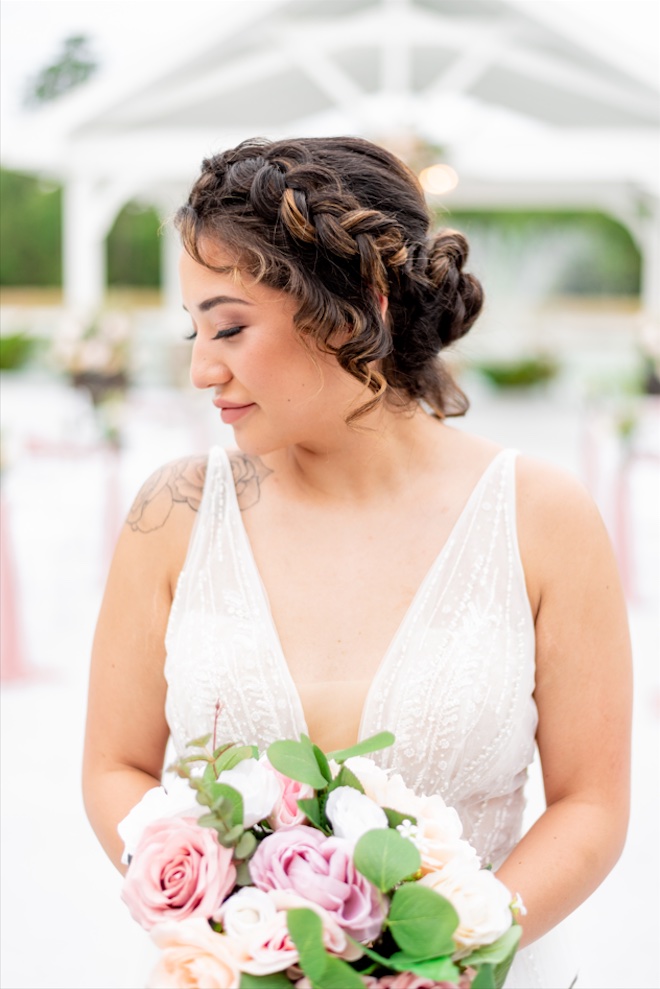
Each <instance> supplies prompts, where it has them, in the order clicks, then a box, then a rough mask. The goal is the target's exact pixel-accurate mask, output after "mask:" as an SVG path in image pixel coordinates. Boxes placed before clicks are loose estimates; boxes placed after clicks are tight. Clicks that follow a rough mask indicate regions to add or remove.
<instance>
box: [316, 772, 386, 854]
mask: <svg viewBox="0 0 660 989" xmlns="http://www.w3.org/2000/svg"><path fill="white" fill-rule="evenodd" d="M325 813H326V816H327V818H328V819H329V821H330V823H331V824H332V830H333V832H334V835H335V837H336V838H345V839H346V841H350V842H351V844H352V845H355V844H356V843H357V841H358V840H359V839H360V838H361V837H362V835H363V834H366V832H367V831H372V830H373V829H374V828H386V827H388V823H387V817H386V816H385V811H384V810H383V808H382V807H379V806H378V804H377V803H374V801H373V800H371V799H370V798H369V797H367V796H366V795H365V794H364V793H360V791H359V790H356V789H355V788H354V787H352V786H338V787H337V788H336V789H335V790H332V791H331V792H330V795H329V796H328V799H327V802H326V805H325Z"/></svg>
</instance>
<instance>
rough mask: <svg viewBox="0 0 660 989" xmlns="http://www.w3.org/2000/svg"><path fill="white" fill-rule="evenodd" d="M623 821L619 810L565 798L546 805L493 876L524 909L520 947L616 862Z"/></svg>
mask: <svg viewBox="0 0 660 989" xmlns="http://www.w3.org/2000/svg"><path fill="white" fill-rule="evenodd" d="M626 824H627V817H626V815H625V814H623V813H621V811H620V810H619V809H617V810H616V811H613V809H612V807H611V806H607V805H604V804H602V803H597V802H590V801H588V800H587V799H585V798H581V799H580V798H577V797H566V798H564V799H563V800H559V801H557V802H556V803H554V804H552V805H551V806H550V807H549V808H548V809H547V810H546V811H545V813H544V814H543V815H542V816H541V817H540V818H539V819H538V821H536V823H535V824H534V825H533V827H532V828H530V830H529V831H528V832H527V834H526V835H525V836H524V837H523V838H522V840H521V841H520V842H519V843H518V845H516V847H515V848H514V850H513V851H512V853H511V855H510V856H509V857H508V858H507V860H506V861H505V862H504V863H503V864H502V866H501V867H500V868H499V869H498V872H497V876H498V878H499V879H501V880H502V882H503V883H504V884H505V885H506V886H507V887H508V889H510V890H511V892H512V893H513V894H514V895H515V894H516V893H519V894H520V896H521V897H522V899H523V903H524V905H525V908H526V910H527V914H526V915H525V916H521V917H520V918H519V919H520V922H521V924H522V928H523V936H522V941H521V944H522V945H527V944H531V942H532V941H535V940H536V939H537V938H539V937H541V936H542V935H543V934H545V933H546V931H548V930H550V929H551V928H552V927H554V926H555V925H556V924H558V923H559V922H560V921H561V920H563V919H564V917H566V916H568V914H569V913H571V912H572V911H573V910H575V908H576V907H578V906H579V905H580V903H582V902H583V901H584V900H586V898H587V897H588V896H589V895H590V894H591V893H592V892H593V891H594V890H595V889H596V887H597V886H599V885H600V883H601V882H602V881H603V879H604V878H605V876H606V875H607V874H608V872H609V871H610V869H611V868H612V867H613V865H614V864H615V862H616V861H617V859H618V857H619V855H620V854H621V850H622V848H623V843H624V840H625V833H626Z"/></svg>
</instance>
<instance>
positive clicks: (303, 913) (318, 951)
mask: <svg viewBox="0 0 660 989" xmlns="http://www.w3.org/2000/svg"><path fill="white" fill-rule="evenodd" d="M269 758H270V756H269ZM286 926H287V928H288V931H289V934H290V935H291V940H292V941H293V943H294V944H295V946H296V949H297V951H298V954H299V955H300V967H301V968H302V970H303V972H304V973H305V975H307V976H308V977H309V979H310V980H311V981H312V982H313V983H314V985H315V986H316V985H318V984H319V980H320V979H321V978H322V977H323V972H324V970H325V966H326V961H327V958H328V955H327V952H326V950H325V947H324V946H323V924H322V922H321V918H320V917H319V915H318V914H317V913H315V912H314V911H313V910H309V909H308V908H307V907H300V908H298V907H296V909H294V910H287V912H286Z"/></svg>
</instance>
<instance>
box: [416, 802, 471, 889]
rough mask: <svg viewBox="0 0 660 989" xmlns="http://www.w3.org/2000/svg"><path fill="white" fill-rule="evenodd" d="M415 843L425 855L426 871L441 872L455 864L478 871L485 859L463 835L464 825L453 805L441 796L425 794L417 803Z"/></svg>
mask: <svg viewBox="0 0 660 989" xmlns="http://www.w3.org/2000/svg"><path fill="white" fill-rule="evenodd" d="M416 816H417V834H416V837H415V844H416V845H417V848H418V849H419V851H420V854H421V856H422V871H423V872H437V871H439V870H442V869H445V868H449V867H451V866H453V865H454V864H456V865H458V866H459V867H460V869H461V870H464V869H465V868H471V869H472V870H473V871H475V872H476V871H477V870H478V869H479V868H480V866H481V862H480V860H479V856H478V855H477V852H476V849H475V848H473V846H472V845H471V844H470V843H469V842H468V841H465V839H463V838H461V834H462V833H463V825H462V824H461V819H460V817H459V816H458V814H457V813H456V811H455V810H454V808H453V807H448V806H447V804H446V803H445V802H444V800H443V799H442V797H441V796H438V795H437V794H436V795H435V796H432V797H421V798H420V799H419V803H418V806H417V814H416Z"/></svg>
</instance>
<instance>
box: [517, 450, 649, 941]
mask: <svg viewBox="0 0 660 989" xmlns="http://www.w3.org/2000/svg"><path fill="white" fill-rule="evenodd" d="M518 491H519V495H518V498H519V513H518V514H519V530H520V545H521V553H522V557H523V563H524V566H525V572H526V574H527V582H528V591H529V595H530V601H531V603H532V608H533V610H534V611H535V613H536V619H535V627H536V689H535V699H536V703H537V706H538V712H539V725H538V732H537V742H538V746H539V753H540V756H541V766H542V770H543V782H544V789H545V796H546V804H547V810H546V811H545V813H544V814H542V816H541V817H540V818H539V820H538V821H537V822H536V823H535V824H534V825H533V827H532V828H531V829H530V830H529V832H528V833H527V834H526V835H525V836H524V837H523V839H522V841H521V842H520V843H519V844H518V845H517V846H516V848H515V849H514V850H513V852H512V853H511V855H510V856H509V858H508V859H507V860H506V862H505V863H504V864H503V865H502V867H501V868H500V870H499V871H498V877H499V878H500V879H501V880H502V881H503V882H504V883H505V884H506V885H507V886H508V887H509V889H511V890H512V891H514V892H516V891H518V892H520V894H521V896H522V898H523V901H524V903H525V906H526V907H527V911H528V912H527V916H526V917H524V918H522V924H523V939H522V942H521V943H522V944H529V943H530V942H532V941H534V940H535V939H536V938H538V937H540V936H541V935H542V934H544V933H545V932H546V931H547V930H549V929H550V928H551V927H553V926H554V925H555V924H557V923H558V922H559V921H560V920H562V919H563V918H564V917H566V916H567V915H568V914H569V913H570V912H571V911H572V910H574V909H575V908H576V907H577V906H579V904H580V903H582V901H583V900H585V899H586V898H587V897H588V896H589V895H590V894H591V893H592V892H593V890H594V889H596V887H597V886H598V885H599V884H600V883H601V882H602V880H603V879H604V878H605V876H606V875H607V873H608V872H609V871H610V869H611V868H612V867H613V866H614V864H615V862H616V861H617V859H618V857H619V855H620V854H621V850H622V848H623V844H624V840H625V835H626V829H627V824H628V808H629V774H630V768H629V766H630V720H631V693H632V691H631V661H630V644H629V638H628V625H627V618H626V611H625V604H624V600H623V594H622V592H621V588H620V583H619V577H618V573H617V568H616V564H615V561H614V558H613V554H612V550H611V547H610V543H609V540H608V538H607V534H606V532H605V528H604V526H603V523H602V520H601V519H600V516H599V514H598V511H597V510H596V508H595V506H594V504H593V502H592V501H591V499H590V497H589V496H588V495H587V494H586V492H585V491H584V490H583V489H582V487H581V486H580V485H579V484H578V483H577V481H575V480H574V479H572V478H570V477H567V476H566V475H564V474H563V473H561V472H559V471H556V470H555V469H554V468H551V467H548V466H545V465H539V464H534V463H533V462H530V461H527V460H523V461H522V462H521V464H520V465H519V477H518Z"/></svg>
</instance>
